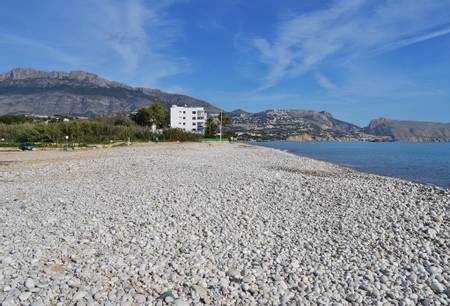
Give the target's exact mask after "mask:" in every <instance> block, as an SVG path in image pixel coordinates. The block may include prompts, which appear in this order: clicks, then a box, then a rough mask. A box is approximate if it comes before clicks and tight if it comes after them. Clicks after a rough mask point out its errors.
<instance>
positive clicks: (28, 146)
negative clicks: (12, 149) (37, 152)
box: [19, 142, 33, 151]
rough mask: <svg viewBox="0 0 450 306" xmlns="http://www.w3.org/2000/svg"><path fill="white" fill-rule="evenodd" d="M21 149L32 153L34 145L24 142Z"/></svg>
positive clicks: (20, 146)
mask: <svg viewBox="0 0 450 306" xmlns="http://www.w3.org/2000/svg"><path fill="white" fill-rule="evenodd" d="M19 149H21V150H22V151H31V150H33V145H32V144H31V143H29V142H22V143H21V144H20V145H19Z"/></svg>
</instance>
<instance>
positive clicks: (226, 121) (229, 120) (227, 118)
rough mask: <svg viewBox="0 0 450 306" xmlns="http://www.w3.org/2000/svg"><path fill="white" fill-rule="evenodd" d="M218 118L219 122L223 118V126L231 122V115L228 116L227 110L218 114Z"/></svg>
mask: <svg viewBox="0 0 450 306" xmlns="http://www.w3.org/2000/svg"><path fill="white" fill-rule="evenodd" d="M221 117H222V119H221ZM217 120H218V121H219V124H220V120H222V127H224V126H227V125H229V124H230V122H231V119H230V117H227V115H225V112H223V111H222V112H220V113H219V116H217Z"/></svg>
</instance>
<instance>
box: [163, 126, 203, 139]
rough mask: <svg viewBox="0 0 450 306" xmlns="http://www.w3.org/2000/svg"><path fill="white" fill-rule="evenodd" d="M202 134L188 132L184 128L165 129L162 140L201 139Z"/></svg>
mask: <svg viewBox="0 0 450 306" xmlns="http://www.w3.org/2000/svg"><path fill="white" fill-rule="evenodd" d="M200 138H201V135H199V134H195V133H191V132H186V131H183V130H182V129H167V130H164V132H163V134H162V137H161V140H162V141H200Z"/></svg>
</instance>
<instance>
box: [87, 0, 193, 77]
mask: <svg viewBox="0 0 450 306" xmlns="http://www.w3.org/2000/svg"><path fill="white" fill-rule="evenodd" d="M175 2H176V1H167V0H166V1H164V0H163V1H146V2H143V1H141V0H128V1H117V0H97V1H96V4H97V7H98V8H99V15H100V16H98V15H97V16H94V18H96V24H97V29H99V31H100V35H101V36H102V37H103V39H105V40H106V42H107V43H108V45H109V46H110V47H111V48H112V49H113V50H114V51H115V52H116V54H117V55H118V56H119V57H120V58H121V60H122V67H123V71H124V72H125V73H126V74H128V75H130V76H131V75H133V74H135V73H136V72H137V71H138V70H142V68H145V69H148V70H149V71H148V73H147V75H146V76H145V77H141V79H145V82H146V83H147V84H146V85H152V84H155V83H157V82H158V81H159V80H160V79H162V78H165V77H168V76H171V75H175V74H178V73H181V72H183V71H185V70H186V67H188V65H187V60H186V59H184V58H177V57H175V56H170V55H169V53H168V52H167V50H168V49H169V47H170V46H171V45H172V44H173V43H174V42H175V41H176V39H177V38H178V37H179V33H180V32H181V31H180V29H179V28H178V25H177V22H176V21H174V20H171V19H169V18H168V17H167V16H166V14H165V10H166V9H167V8H168V7H170V5H172V4H173V3H175ZM146 66H148V67H146Z"/></svg>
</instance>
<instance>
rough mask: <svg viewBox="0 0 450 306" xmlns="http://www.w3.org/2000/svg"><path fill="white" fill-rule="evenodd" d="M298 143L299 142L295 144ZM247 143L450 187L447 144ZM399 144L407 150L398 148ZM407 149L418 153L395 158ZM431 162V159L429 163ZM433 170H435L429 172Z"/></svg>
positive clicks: (413, 180)
mask: <svg viewBox="0 0 450 306" xmlns="http://www.w3.org/2000/svg"><path fill="white" fill-rule="evenodd" d="M300 143H301V144H302V145H299V146H296V144H300ZM249 144H251V145H257V146H261V147H267V148H273V149H278V150H281V151H286V152H290V153H292V154H294V155H297V156H301V157H305V158H311V159H315V160H320V161H324V162H328V163H332V164H335V165H339V166H341V167H346V168H350V169H352V170H354V171H358V172H363V173H367V174H373V175H379V176H383V177H390V178H397V179H400V180H405V181H409V182H414V183H419V184H424V185H427V186H437V187H440V188H447V189H450V176H448V174H447V173H445V172H444V170H443V169H445V168H446V166H447V164H446V162H447V161H446V160H445V159H444V158H443V157H442V156H445V152H446V150H448V149H450V147H449V146H448V145H447V144H442V143H436V142H427V143H412V142H389V143H367V142H343V143H342V142H322V141H314V142H291V141H268V142H266V143H251V142H250V143H249ZM347 144H348V145H347ZM425 145H426V147H424V146H425ZM412 146H414V147H412ZM417 146H418V147H417ZM436 146H439V147H436ZM442 146H444V147H442ZM403 147H405V148H407V149H402V148H403ZM411 150H418V152H420V153H418V154H412V155H411V159H405V158H396V156H403V155H404V154H408V153H410V152H411ZM355 152H356V154H355ZM424 152H426V156H424ZM439 154H443V155H442V156H441V155H439ZM431 161H434V162H433V163H432V164H431ZM448 162H450V160H448ZM447 168H448V167H447ZM426 170H428V172H427V171H426ZM436 170H437V172H433V171H436ZM421 171H422V172H421ZM431 173H432V174H431Z"/></svg>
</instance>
